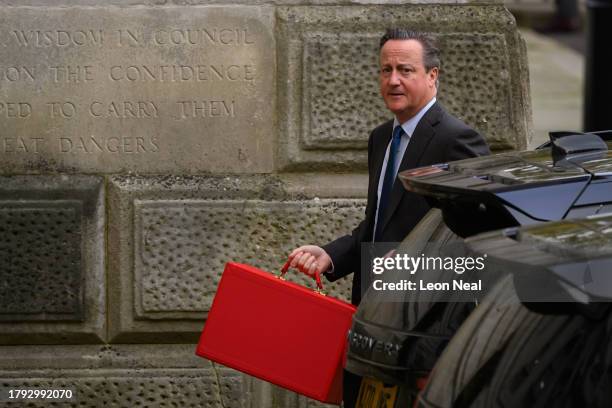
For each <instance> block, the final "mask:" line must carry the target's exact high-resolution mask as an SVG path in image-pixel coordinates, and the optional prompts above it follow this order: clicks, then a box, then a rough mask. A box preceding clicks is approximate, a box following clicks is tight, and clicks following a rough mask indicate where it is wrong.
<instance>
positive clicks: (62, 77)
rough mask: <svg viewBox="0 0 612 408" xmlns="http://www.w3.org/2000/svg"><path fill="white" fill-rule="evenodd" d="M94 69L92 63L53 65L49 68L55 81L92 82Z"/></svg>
mask: <svg viewBox="0 0 612 408" xmlns="http://www.w3.org/2000/svg"><path fill="white" fill-rule="evenodd" d="M93 69H94V67H92V66H91V65H83V66H79V65H74V66H70V65H65V66H51V67H49V70H50V71H51V74H52V75H53V81H54V82H71V83H80V82H91V81H93V80H94V78H93V75H94V73H93Z"/></svg>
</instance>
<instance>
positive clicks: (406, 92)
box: [380, 40, 438, 123]
mask: <svg viewBox="0 0 612 408" xmlns="http://www.w3.org/2000/svg"><path fill="white" fill-rule="evenodd" d="M437 78H438V68H432V69H430V70H429V72H427V71H426V70H425V65H423V46H422V45H421V43H420V42H419V41H417V40H389V41H387V42H386V43H385V45H383V47H382V49H381V50H380V93H381V94H382V97H383V99H384V100H385V104H386V105H387V108H389V110H390V111H391V112H393V113H394V114H395V116H396V117H397V120H398V121H399V122H400V123H404V122H405V121H407V120H408V119H410V118H411V117H413V116H414V115H416V114H417V112H418V111H420V110H421V109H422V108H423V107H424V106H425V105H426V104H427V103H428V102H429V101H430V100H431V98H433V97H434V96H435V95H436V79H437Z"/></svg>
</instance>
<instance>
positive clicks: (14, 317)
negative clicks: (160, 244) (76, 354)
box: [0, 176, 105, 344]
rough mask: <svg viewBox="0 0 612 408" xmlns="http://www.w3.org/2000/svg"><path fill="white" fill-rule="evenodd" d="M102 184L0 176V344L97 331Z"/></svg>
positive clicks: (88, 336) (86, 336)
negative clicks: (0, 198)
mask: <svg viewBox="0 0 612 408" xmlns="http://www.w3.org/2000/svg"><path fill="white" fill-rule="evenodd" d="M102 185H103V184H102V179H101V178H99V177H93V176H15V177H0V195H1V196H2V200H0V343H4V344H6V343H14V342H17V343H25V344H28V343H39V342H51V343H53V342H64V341H67V340H71V341H74V340H75V339H80V340H81V341H84V342H91V341H94V342H96V341H101V340H102V339H103V338H104V337H105V333H104V328H105V327H104V312H105V279H104V267H105V262H104V244H105V239H104V216H105V214H104V192H103V188H102Z"/></svg>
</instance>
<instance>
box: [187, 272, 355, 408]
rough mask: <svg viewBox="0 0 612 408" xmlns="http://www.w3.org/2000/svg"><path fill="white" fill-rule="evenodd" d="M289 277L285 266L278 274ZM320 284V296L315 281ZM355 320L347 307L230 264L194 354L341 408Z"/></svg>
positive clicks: (220, 283)
mask: <svg viewBox="0 0 612 408" xmlns="http://www.w3.org/2000/svg"><path fill="white" fill-rule="evenodd" d="M286 269H287V268H286V265H285V267H284V268H283V274H284V272H286ZM281 277H282V275H281ZM317 278H318V276H317ZM317 284H318V285H319V288H320V279H317ZM354 312H355V307H354V306H353V305H351V304H348V303H345V302H342V301H340V300H337V299H334V298H331V297H328V296H325V295H322V294H321V293H318V292H315V291H313V290H310V289H307V288H304V287H302V286H300V285H297V284H295V283H292V282H287V281H285V280H283V279H279V277H277V276H275V275H272V274H270V273H267V272H263V271H261V270H259V269H257V268H254V267H252V266H248V265H242V264H238V263H231V262H230V263H228V264H227V265H226V266H225V271H224V272H223V276H222V277H221V281H220V282H219V287H218V288H217V293H216V295H215V299H214V301H213V304H212V308H211V309H210V312H209V313H208V319H207V321H206V324H205V326H204V330H203V331H202V336H201V337H200V342H199V344H198V347H197V350H196V354H197V355H199V356H201V357H205V358H207V359H210V360H213V361H216V362H218V363H221V364H223V365H226V366H228V367H232V368H235V369H237V370H240V371H243V372H245V373H247V374H250V375H253V376H255V377H259V378H261V379H263V380H266V381H269V382H271V383H274V384H277V385H280V386H281V387H284V388H287V389H290V390H292V391H295V392H298V393H300V394H304V395H306V396H308V397H311V398H314V399H317V400H319V401H323V402H328V403H336V404H339V403H340V401H341V400H342V362H343V358H344V353H345V347H346V336H347V332H348V330H349V328H350V326H351V318H352V316H353V313H354Z"/></svg>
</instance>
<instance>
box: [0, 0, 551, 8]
mask: <svg viewBox="0 0 612 408" xmlns="http://www.w3.org/2000/svg"><path fill="white" fill-rule="evenodd" d="M519 1H520V0H519ZM532 1H539V0H532ZM231 3H232V4H247V5H254V4H259V5H267V4H277V5H308V4H310V5H326V4H327V5H339V4H342V5H351V4H352V5H355V4H358V5H363V4H386V5H393V4H404V5H405V4H427V3H431V0H232V2H231ZM436 3H437V4H469V3H478V4H503V0H478V1H474V0H436ZM104 4H105V5H113V6H122V7H125V6H143V5H145V6H156V7H159V6H175V5H178V6H198V5H209V4H228V1H227V0H107V1H105V2H104ZM0 5H3V6H34V7H36V6H43V7H49V6H75V5H82V6H99V5H100V0H0Z"/></svg>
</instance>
